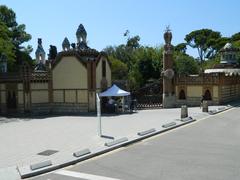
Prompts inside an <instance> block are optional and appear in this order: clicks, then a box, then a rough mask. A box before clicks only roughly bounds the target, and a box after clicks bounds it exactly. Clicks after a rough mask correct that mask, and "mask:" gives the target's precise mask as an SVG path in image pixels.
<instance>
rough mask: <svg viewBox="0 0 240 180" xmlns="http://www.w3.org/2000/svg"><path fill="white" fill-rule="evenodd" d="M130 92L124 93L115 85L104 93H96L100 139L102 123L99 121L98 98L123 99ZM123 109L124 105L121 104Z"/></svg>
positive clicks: (99, 104)
mask: <svg viewBox="0 0 240 180" xmlns="http://www.w3.org/2000/svg"><path fill="white" fill-rule="evenodd" d="M129 95H130V92H127V91H124V90H122V89H120V88H119V87H118V86H116V85H115V84H113V85H112V87H110V88H108V89H107V90H106V91H104V92H102V93H99V94H98V93H96V97H97V98H96V101H97V116H98V118H99V121H98V134H99V136H100V137H102V136H103V135H102V121H101V100H100V98H99V97H110V96H115V97H116V96H117V97H124V96H129ZM123 107H124V104H123Z"/></svg>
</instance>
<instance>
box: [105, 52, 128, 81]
mask: <svg viewBox="0 0 240 180" xmlns="http://www.w3.org/2000/svg"><path fill="white" fill-rule="evenodd" d="M108 59H109V61H110V62H111V64H112V79H113V80H124V79H127V75H128V67H127V65H126V64H125V63H123V62H122V61H120V60H119V59H116V58H114V57H113V56H111V55H110V56H108Z"/></svg>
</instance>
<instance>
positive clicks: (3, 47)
mask: <svg viewBox="0 0 240 180" xmlns="http://www.w3.org/2000/svg"><path fill="white" fill-rule="evenodd" d="M10 36H11V32H10V31H9V30H8V28H7V26H6V25H5V24H4V23H3V22H1V21H0V56H2V55H4V56H6V57H7V59H8V60H9V63H11V64H12V63H13V61H14V57H15V55H14V52H13V49H14V45H13V43H12V42H11V38H10Z"/></svg>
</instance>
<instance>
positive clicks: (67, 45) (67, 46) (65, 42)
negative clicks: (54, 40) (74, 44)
mask: <svg viewBox="0 0 240 180" xmlns="http://www.w3.org/2000/svg"><path fill="white" fill-rule="evenodd" d="M62 48H63V51H69V50H70V42H69V40H68V38H67V37H65V38H64V40H63V42H62Z"/></svg>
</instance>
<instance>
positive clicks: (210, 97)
mask: <svg viewBox="0 0 240 180" xmlns="http://www.w3.org/2000/svg"><path fill="white" fill-rule="evenodd" d="M204 100H208V101H211V100H212V95H211V92H210V91H209V90H208V89H207V90H206V91H205V93H204Z"/></svg>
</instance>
